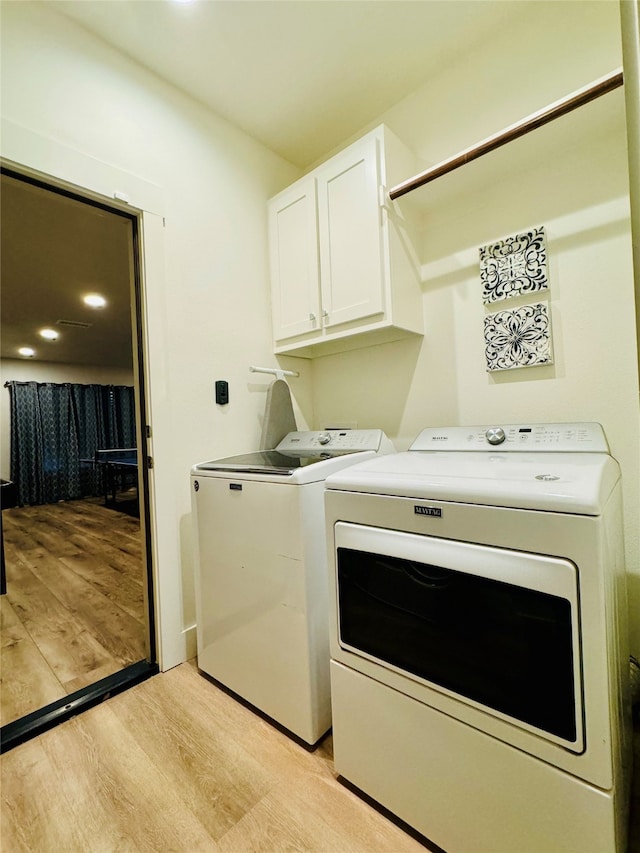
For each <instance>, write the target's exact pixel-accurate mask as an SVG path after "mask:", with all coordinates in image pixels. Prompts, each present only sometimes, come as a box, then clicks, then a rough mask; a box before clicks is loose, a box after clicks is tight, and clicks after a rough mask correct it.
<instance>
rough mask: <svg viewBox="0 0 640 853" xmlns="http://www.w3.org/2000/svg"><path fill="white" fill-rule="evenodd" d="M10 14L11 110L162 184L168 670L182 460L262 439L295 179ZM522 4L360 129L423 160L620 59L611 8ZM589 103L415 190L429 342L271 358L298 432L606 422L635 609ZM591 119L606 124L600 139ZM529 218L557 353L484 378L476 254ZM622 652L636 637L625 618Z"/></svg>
mask: <svg viewBox="0 0 640 853" xmlns="http://www.w3.org/2000/svg"><path fill="white" fill-rule="evenodd" d="M2 13H3V33H2V37H3V44H2V48H3V51H2V52H3V57H2V62H3V73H2V113H3V117H6V118H9V119H11V120H12V121H13V122H15V123H16V124H17V125H22V126H24V127H25V128H28V129H29V130H31V131H33V132H35V133H37V134H41V135H42V136H43V137H51V138H53V139H54V140H57V141H58V142H59V143H62V144H63V145H64V146H68V148H69V149H75V150H76V151H79V152H82V153H83V154H87V155H90V156H91V157H93V158H95V169H94V170H91V169H89V173H90V174H91V175H93V174H94V173H97V168H98V166H99V165H101V164H105V163H107V164H112V165H113V166H115V167H117V168H118V169H120V170H123V171H125V172H129V173H132V174H134V175H137V176H139V177H140V178H143V179H144V180H145V181H148V182H151V183H153V184H156V185H157V186H158V187H159V188H160V191H161V195H162V198H163V199H164V211H163V212H164V213H165V215H166V228H165V229H164V230H163V233H162V235H161V240H160V242H161V244H162V250H163V252H164V259H162V258H159V256H158V252H157V251H155V249H154V254H153V258H152V262H150V263H149V268H148V270H147V273H148V274H147V282H146V288H147V294H146V298H147V307H148V315H149V317H150V318H152V319H153V327H154V329H153V335H151V336H150V338H151V340H152V344H153V345H152V362H151V365H150V367H151V374H152V378H153V377H154V376H155V384H154V394H152V419H153V412H154V410H155V411H156V412H161V414H162V424H157V426H158V427H161V430H160V431H161V433H162V435H163V439H162V442H160V445H159V446H160V447H162V452H161V453H159V452H158V449H159V447H158V446H156V448H155V454H156V464H157V466H158V467H157V469H156V472H155V474H154V476H155V477H156V478H157V479H156V482H157V483H160V482H162V484H163V485H162V489H161V491H162V498H163V501H164V503H163V507H164V508H165V509H163V515H162V517H161V519H160V521H161V523H162V525H163V530H164V533H165V539H164V541H165V543H168V541H169V540H171V539H172V538H176V539H177V538H178V537H179V541H180V547H179V548H176V551H175V554H174V553H173V552H172V550H171V547H170V546H169V545H168V544H167V545H166V546H163V548H164V552H165V553H164V558H165V561H164V564H163V565H164V567H163V572H164V581H165V582H166V586H165V587H163V599H164V602H165V603H164V607H165V608H166V611H165V615H167V614H168V615H167V619H166V620H165V624H166V625H167V626H168V627H167V628H166V630H165V633H166V637H167V638H173V639H174V640H175V642H174V643H173V645H172V648H171V654H169V653H167V654H166V655H165V664H166V665H170V664H171V663H173V662H177V660H178V659H179V657H180V653H182V654H186V653H188V650H189V646H188V643H186V634H185V642H183V643H182V644H181V643H180V642H179V640H180V637H176V636H175V635H178V634H180V633H181V632H182V631H183V630H184V631H186V632H188V629H189V627H190V625H191V624H192V622H193V618H194V610H193V594H192V586H191V577H192V565H191V530H190V511H189V487H188V477H187V474H188V469H189V466H190V465H191V464H192V463H193V462H194V461H196V460H200V459H204V458H212V457H213V456H217V455H225V454H228V453H233V452H236V451H242V450H244V449H247V448H249V447H253V446H254V445H255V444H256V441H257V439H258V436H259V434H260V416H261V414H262V411H263V405H264V390H265V388H266V385H267V383H268V379H267V378H266V377H264V378H263V377H257V376H255V375H250V374H248V365H249V364H250V363H262V362H264V363H266V364H273V363H274V358H273V356H272V355H271V343H270V329H269V325H270V321H269V305H268V280H267V269H268V265H267V253H266V227H265V200H266V199H267V198H268V197H269V196H271V195H273V194H274V193H275V192H276V191H278V190H280V189H281V188H282V187H284V186H285V185H286V184H287V183H289V182H291V181H292V180H293V179H294V178H295V177H297V174H296V172H295V170H294V169H293V168H292V167H290V166H289V165H288V164H286V163H283V161H281V160H280V159H279V158H277V157H275V156H274V155H272V154H270V153H269V152H267V151H265V150H264V149H263V148H262V147H261V146H259V145H258V144H256V143H255V142H253V141H252V140H250V139H248V138H247V137H246V136H245V135H243V134H242V133H240V132H239V131H237V130H235V129H234V128H232V127H230V126H229V125H228V124H226V123H224V122H223V121H221V120H219V119H217V118H216V117H215V116H213V115H212V114H211V113H209V112H207V111H206V110H204V109H203V108H201V107H200V106H199V105H197V104H195V103H193V102H191V101H189V100H188V99H187V98H185V97H184V96H182V95H181V94H179V93H177V92H176V91H174V90H172V89H171V88H170V87H168V86H166V85H164V84H162V83H161V82H160V81H159V80H158V79H157V78H155V77H154V76H153V75H150V74H147V73H146V72H144V71H143V70H141V69H140V68H139V67H138V66H137V65H135V64H134V63H132V62H129V61H127V60H126V59H125V58H123V57H122V56H120V55H119V54H117V53H116V52H114V51H112V50H111V49H109V48H108V47H106V46H105V45H104V44H103V43H102V42H100V41H98V40H96V39H93V38H92V37H90V36H88V35H87V34H86V33H84V32H83V31H81V30H80V29H78V28H76V27H75V26H74V25H72V24H71V23H69V22H68V21H66V20H65V19H62V18H58V17H57V16H56V15H55V14H54V13H52V12H51V11H50V10H48V9H46V7H43V6H32V5H31V4H29V3H24V2H23V3H5V4H3V10H2ZM522 16H523V17H522V18H521V19H520V21H519V24H514V26H513V28H512V29H510V30H508V31H507V30H501V31H496V33H495V35H494V37H493V38H492V39H490V40H487V42H486V43H485V44H484V45H481V46H480V47H479V48H478V49H477V50H475V51H473V52H470V53H467V54H464V55H452V57H451V62H450V64H449V66H448V67H446V68H443V69H442V72H441V74H440V75H439V76H438V77H437V78H434V79H432V80H430V81H428V82H427V83H426V84H425V86H424V88H423V89H421V90H420V91H418V92H416V93H414V94H413V95H411V96H410V97H408V98H407V99H405V100H404V101H402V102H401V103H399V104H397V105H396V106H395V107H394V108H393V109H392V110H390V111H389V112H388V113H387V114H385V115H384V116H380V117H378V118H377V119H376V120H375V122H372V125H374V124H377V123H378V122H379V121H386V122H387V123H388V124H389V126H390V127H391V129H392V130H393V131H394V132H395V133H396V134H397V135H398V136H399V137H400V138H401V139H404V141H405V142H407V143H408V144H409V145H410V146H411V147H413V148H414V150H415V151H416V153H417V154H418V155H419V156H421V157H422V159H423V161H424V163H425V165H429V164H431V163H433V162H436V161H438V160H439V159H442V158H443V157H446V156H449V155H451V154H454V153H456V152H457V151H459V150H460V149H462V148H464V147H465V146H467V145H469V144H472V143H474V142H476V141H478V140H479V139H480V138H482V137H484V136H486V135H488V134H490V133H492V132H494V131H495V130H497V129H500V128H502V127H504V126H506V125H508V124H510V123H511V122H513V121H515V120H517V119H519V118H521V117H523V116H524V115H526V114H528V113H530V112H532V111H533V110H535V109H538V108H540V107H542V106H544V105H546V104H548V103H550V102H551V101H553V100H555V99H557V98H559V97H561V96H563V95H565V94H567V93H568V92H571V91H573V90H575V89H576V88H578V87H580V86H581V85H583V84H585V83H588V82H590V81H592V80H593V79H595V78H597V77H599V76H601V75H602V74H604V73H607V72H609V71H611V70H612V69H614V68H615V67H617V66H619V65H620V64H621V58H620V46H619V31H618V20H617V18H618V4H617V3H615V2H604V3H599V2H570V3H562V2H553V3H540V2H538V3H530V4H529V3H528V4H522ZM381 61H382V60H381ZM606 98H607V99H608V98H616V95H615V94H614V95H608V96H606ZM602 100H604V99H602ZM599 109H600V108H597V109H596V113H595V114H596V115H600V113H599V112H598V110H599ZM583 110H584V111H585V112H583V113H582V115H583V116H585V117H586V118H578V119H576V120H577V121H578V123H580V122H585V125H586V129H585V132H584V133H583V134H580V133H577V134H576V133H573V134H572V136H571V142H570V144H569V143H565V144H564V145H563V143H562V138H561V139H560V149H561V153H557V152H556V153H552V154H550V153H549V152H550V151H551V152H553V151H554V150H555V149H554V145H551V146H545V145H543V144H542V142H541V143H540V145H538V142H537V141H536V142H535V144H530V143H527V145H528V147H527V148H525V151H526V152H528V153H527V154H525V156H524V157H520V159H519V158H518V156H517V153H514V152H517V150H518V149H516V148H511V147H510V150H509V151H507V150H506V149H503V150H502V151H501V152H496V153H495V154H494V155H490V158H491V162H492V163H493V168H494V170H495V171H494V172H493V178H491V175H492V172H491V169H490V168H488V167H487V171H484V170H485V167H484V166H483V167H481V170H480V172H479V173H474V172H471V171H465V170H461V171H460V172H459V173H458V176H457V177H456V176H451V178H450V179H443V180H442V181H441V182H438V185H437V187H436V185H435V184H434V185H433V187H432V189H430V190H427V189H425V190H421V191H420V195H421V202H422V203H423V204H424V207H425V209H426V214H425V231H424V238H423V242H422V245H421V246H420V247H419V248H420V253H421V258H422V261H423V264H424V268H423V277H424V285H423V287H424V312H425V329H426V333H425V337H424V340H423V341H422V343H420V342H415V341H408V342H400V343H395V344H388V345H385V346H380V347H377V348H372V349H370V350H360V351H354V352H351V353H347V354H344V355H336V356H331V357H326V358H321V359H317V360H315V361H314V362H308V361H305V360H303V359H294V358H290V359H282V360H281V362H282V365H283V366H284V367H292V368H294V369H296V370H300V371H301V373H302V375H301V377H300V379H298V380H293V382H292V385H293V387H294V392H295V394H296V398H297V403H298V406H299V410H298V415H299V422H300V424H301V426H305V425H308V426H321V425H322V424H323V423H326V422H327V421H328V420H337V419H340V420H348V421H357V422H358V425H359V426H361V427H366V426H379V427H382V428H384V429H385V430H386V431H387V432H388V434H389V435H390V436H391V437H392V438H394V439H395V440H396V442H397V445H398V447H399V448H403V447H406V446H407V445H408V443H409V442H410V440H411V439H412V438H413V437H414V436H415V435H416V434H417V433H418V432H419V430H420V429H422V427H424V426H426V425H428V424H448V423H451V424H455V423H485V422H494V421H496V420H500V421H505V420H518V419H527V420H529V419H530V420H539V421H545V420H547V421H549V420H556V419H557V420H569V419H576V420H577V419H586V420H599V421H601V422H602V423H603V424H604V426H605V429H606V431H607V434H608V436H609V440H610V443H611V446H612V451H613V453H614V455H615V456H616V457H617V458H618V459H619V461H620V463H621V465H622V469H623V477H624V483H625V510H626V526H625V533H626V544H627V554H628V565H629V571H630V574H631V580H632V589H631V591H632V596H633V599H632V602H633V605H634V606H635V608H636V612H638V610H640V568H639V567H638V556H637V555H638V521H637V519H638V434H639V428H638V401H637V377H636V375H635V368H634V367H633V366H632V365H633V364H634V363H635V354H634V353H635V351H634V346H635V342H634V335H633V320H632V301H631V300H632V283H631V273H630V246H629V243H630V241H629V224H628V214H627V211H626V196H627V192H628V187H627V186H626V185H625V181H626V167H625V165H624V163H623V162H622V154H623V151H624V139H623V134H622V131H621V129H620V126H619V122H618V121H617V120H615V121H613V122H612V123H611V126H609V123H608V121H606V122H604V126H601V124H602V123H601V122H599V121H596V122H595V123H594V122H589V121H588V120H587V119H588V118H589V116H590V115H592V113H590V112H587V111H590V110H591V107H585V108H583ZM614 112H615V110H614ZM563 121H564V120H563ZM594 124H595V126H596V127H599V129H600V132H599V133H598V134H596V136H593V137H592V135H593V127H594ZM365 129H366V128H363V131H364V130H365ZM544 133H545V131H544V130H543V131H536V134H544ZM576 136H577V138H578V140H579V141H580V140H581V141H580V145H579V146H578V147H579V151H578V150H577V149H575V146H574V141H575V138H576ZM560 137H562V133H560ZM534 138H535V139H536V140H541V139H543V137H541V136H539V135H538V136H535V135H532V137H531V139H534ZM544 138H546V137H544ZM3 144H4V142H3ZM555 144H556V145H557V136H556V142H555ZM572 148H573V149H575V151H574V150H572ZM539 152H542V153H539ZM25 156H26V154H25ZM487 159H489V158H487ZM465 169H466V170H471V169H474V166H469V167H465ZM487 176H489V178H487ZM407 177H409V176H407ZM445 181H446V182H447V183H446V184H445ZM423 193H428V194H427V196H426V198H424V197H423V196H422V194H423ZM537 224H543V225H545V226H546V228H547V232H548V236H549V255H550V265H551V267H550V278H551V310H552V319H553V335H554V345H555V349H556V360H555V363H554V365H553V366H550V367H542V368H535V369H530V370H518V371H513V372H510V373H508V374H504V375H497V374H491V375H489V374H487V373H486V372H485V369H484V362H483V352H482V318H483V316H484V308H483V306H482V303H481V300H480V298H479V292H478V287H479V286H478V269H477V254H476V253H477V248H478V246H480V245H483V244H484V243H486V242H489V241H491V240H494V239H500V238H501V237H504V236H507V235H509V234H512V233H515V232H516V231H518V229H520V228H523V227H527V226H529V225H537ZM156 236H157V235H156ZM147 248H149V247H147ZM163 277H164V279H165V283H164V285H163V284H162V282H161V279H162V278H163ZM218 378H224V379H227V380H228V381H229V382H230V395H231V404H230V405H229V406H228V407H226V408H225V409H221V408H219V407H216V406H215V404H214V402H213V383H214V380H215V379H218ZM311 380H312V384H311ZM167 501H169V507H168V508H167ZM174 534H175V535H174ZM634 647H635V650H636V653H638V650H640V628H639V627H638V626H637V624H636V625H635V627H634Z"/></svg>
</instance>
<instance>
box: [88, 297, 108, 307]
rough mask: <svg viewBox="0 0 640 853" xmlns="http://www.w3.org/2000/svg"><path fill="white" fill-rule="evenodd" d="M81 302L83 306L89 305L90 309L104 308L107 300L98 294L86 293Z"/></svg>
mask: <svg viewBox="0 0 640 853" xmlns="http://www.w3.org/2000/svg"><path fill="white" fill-rule="evenodd" d="M83 301H84V303H85V305H89V306H90V307H91V308H104V306H105V305H106V304H107V300H106V299H105V298H104V296H100V294H99V293H88V294H87V295H86V296H85V297H83Z"/></svg>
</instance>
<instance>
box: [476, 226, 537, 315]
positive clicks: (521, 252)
mask: <svg viewBox="0 0 640 853" xmlns="http://www.w3.org/2000/svg"><path fill="white" fill-rule="evenodd" d="M480 280H481V282H482V300H483V302H484V303H485V305H486V304H488V303H492V302H499V301H500V300H502V299H510V298H511V297H513V296H521V295H522V294H529V293H536V292H538V291H541V290H546V288H547V287H548V282H547V248H546V244H545V234H544V228H542V227H540V228H533V229H532V230H531V231H526V232H525V233H523V234H515V235H514V236H513V237H506V238H505V239H504V240H499V241H498V242H497V243H490V244H489V245H487V246H482V247H481V249H480Z"/></svg>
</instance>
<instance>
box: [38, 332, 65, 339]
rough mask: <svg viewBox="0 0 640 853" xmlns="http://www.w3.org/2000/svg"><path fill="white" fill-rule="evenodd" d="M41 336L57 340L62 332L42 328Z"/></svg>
mask: <svg viewBox="0 0 640 853" xmlns="http://www.w3.org/2000/svg"><path fill="white" fill-rule="evenodd" d="M38 334H39V335H40V337H41V338H44V339H45V340H46V341H57V340H58V338H59V337H60V333H59V332H56V330H55V329H40V331H39V332H38Z"/></svg>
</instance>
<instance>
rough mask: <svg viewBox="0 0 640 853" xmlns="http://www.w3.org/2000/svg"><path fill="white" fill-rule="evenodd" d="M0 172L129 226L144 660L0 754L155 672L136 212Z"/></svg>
mask: <svg viewBox="0 0 640 853" xmlns="http://www.w3.org/2000/svg"><path fill="white" fill-rule="evenodd" d="M0 171H1V172H2V174H3V175H7V176H9V177H11V178H14V179H16V180H19V181H22V182H24V183H26V184H29V185H31V186H33V187H38V188H39V189H42V190H44V191H46V192H53V193H56V194H57V195H60V196H63V197H65V198H68V199H72V200H74V201H77V202H80V203H81V204H87V205H89V206H90V207H94V208H98V209H100V210H104V211H106V212H108V213H110V214H112V215H115V216H120V217H122V218H124V219H126V220H127V221H128V222H129V223H130V225H131V260H132V270H131V278H130V305H131V325H132V329H131V331H132V339H133V342H134V346H133V347H132V353H131V357H132V367H133V375H134V401H135V413H136V439H137V442H136V443H137V447H138V462H139V464H138V501H139V507H140V519H141V522H142V530H141V532H142V534H143V544H144V547H143V549H142V560H141V569H142V572H143V589H144V602H145V629H146V636H145V645H146V650H147V651H146V659H145V660H141V661H137V662H136V663H134V664H131V665H129V666H126V667H124V668H122V669H120V670H118V672H115V673H113V674H112V675H109V676H107V677H106V678H103V679H100V680H98V681H96V682H94V683H92V684H90V685H87V686H86V687H84V688H82V689H80V690H77V691H75V692H74V693H72V694H69V695H68V696H65V697H62V698H61V699H59V700H57V701H55V702H53V703H51V704H49V705H46V706H43V707H42V708H38V709H37V710H36V711H33V712H31V713H30V714H27V715H25V716H24V717H20V718H19V719H17V720H14V721H12V722H11V723H8V724H6V725H5V726H3V727H2V729H1V730H0V735H1V744H0V751H1V752H5V751H7V750H8V749H11V748H13V747H14V746H17V745H18V744H20V743H23V742H24V741H25V740H28V739H29V738H31V737H34V736H36V735H38V734H41V733H42V732H43V731H46V730H47V729H50V728H52V727H53V726H55V725H57V724H58V723H61V722H63V721H64V720H66V719H69V718H70V717H72V716H75V715H76V714H78V713H79V712H80V711H82V710H86V709H87V708H89V707H92V706H94V705H96V704H98V703H99V702H101V701H103V700H104V699H105V698H108V697H109V696H112V695H114V694H115V693H119V692H121V691H122V690H125V689H127V688H128V687H132V686H133V685H134V684H138V683H140V682H141V681H144V680H145V679H147V678H149V677H150V676H152V675H155V674H156V673H157V672H158V671H159V667H158V662H157V657H158V656H157V646H158V644H157V634H156V618H155V612H156V608H155V595H154V580H153V570H152V568H153V564H154V560H153V537H152V525H151V513H150V488H149V469H150V468H151V467H152V464H153V463H152V457H151V455H150V453H149V452H148V447H147V440H148V439H147V437H148V436H150V434H151V427H150V425H149V418H148V416H147V415H148V406H147V402H146V400H147V397H146V376H147V373H146V369H145V364H146V360H145V354H146V353H145V340H144V334H143V330H144V320H143V318H144V314H143V294H142V281H143V280H142V267H143V255H142V241H141V229H142V220H141V211H138V210H135V209H130V208H129V207H128V206H124V205H122V204H112V203H110V202H107V201H105V200H101V199H97V198H93V197H88V196H87V195H85V194H84V193H82V192H79V191H78V190H77V189H70V188H68V187H67V186H62V185H61V184H60V182H59V181H55V180H52V179H50V178H45V177H43V176H35V175H34V174H33V173H31V170H28V169H23V168H20V167H16V166H15V165H11V166H9V165H7V164H6V163H5V162H4V161H3V160H2V159H1V158H0Z"/></svg>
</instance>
